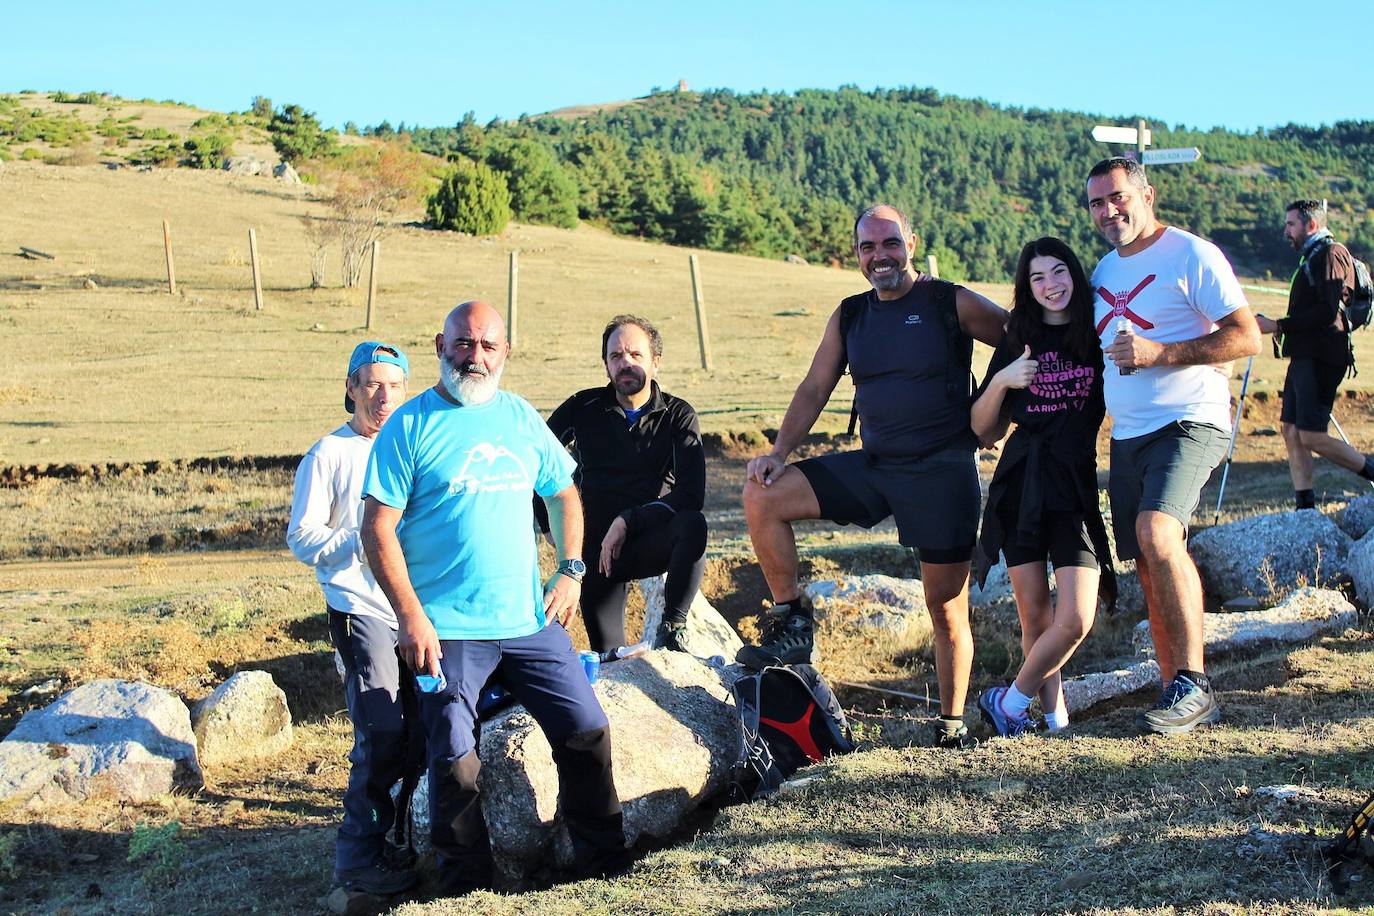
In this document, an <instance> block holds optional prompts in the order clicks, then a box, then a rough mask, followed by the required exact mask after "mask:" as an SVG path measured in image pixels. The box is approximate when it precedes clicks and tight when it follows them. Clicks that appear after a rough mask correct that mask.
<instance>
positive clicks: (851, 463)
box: [736, 204, 1007, 747]
mask: <svg viewBox="0 0 1374 916" xmlns="http://www.w3.org/2000/svg"><path fill="white" fill-rule="evenodd" d="M915 251H916V236H915V234H914V233H912V231H911V228H910V223H909V222H908V221H907V218H906V216H905V215H904V214H903V213H902V212H901V211H900V210H898V209H897V208H896V207H893V206H891V205H888V204H879V205H877V206H873V207H870V208H868V209H867V210H865V211H864V212H863V213H861V214H860V215H859V218H858V219H857V220H856V221H855V224H854V253H855V254H856V255H857V257H858V260H859V269H860V271H862V273H863V275H864V277H865V278H866V279H867V280H868V281H869V283H870V285H871V286H872V288H871V289H870V290H868V291H867V292H863V293H860V294H859V295H857V296H851V297H849V298H848V299H845V300H844V301H843V302H842V303H841V304H840V306H839V307H838V308H837V309H835V311H834V312H833V313H832V314H831V316H830V320H829V321H828V322H827V323H826V326H825V332H824V334H823V335H822V337H821V342H820V345H819V347H817V349H816V355H815V357H814V358H813V359H812V362H811V368H810V370H809V371H808V372H807V374H806V378H805V379H803V380H802V383H801V384H800V385H799V386H798V388H797V391H796V393H795V394H794V395H793V396H792V403H791V405H790V406H789V407H788V408H787V413H786V415H785V416H784V417H783V421H782V425H781V427H780V428H779V430H778V434H777V437H776V439H775V441H774V443H773V448H772V449H771V450H770V451H769V452H768V453H767V454H766V455H761V456H759V457H757V458H754V459H753V460H752V461H750V462H749V467H748V475H747V479H746V481H745V484H744V511H745V516H746V518H747V519H748V522H749V536H750V538H751V539H752V540H753V543H754V552H755V554H756V555H757V556H758V559H759V565H760V566H761V567H762V569H763V574H764V578H765V579H766V580H767V582H768V589H769V591H770V592H771V593H772V596H773V602H774V604H773V607H772V608H771V609H770V610H769V611H768V613H767V615H766V618H765V622H764V627H763V635H762V638H761V639H760V640H759V644H758V645H753V646H745V647H743V648H742V649H740V651H739V654H738V655H737V656H736V657H737V660H738V661H739V662H740V663H741V664H744V665H746V666H748V667H750V668H754V669H759V668H763V667H765V666H767V665H777V664H791V663H797V662H807V661H810V660H811V657H812V653H813V650H814V646H815V635H814V629H815V625H814V622H813V616H812V608H811V605H810V603H809V602H808V601H807V600H806V599H805V597H804V596H803V595H802V592H801V588H800V586H799V584H798V581H797V545H796V541H795V539H794V537H793V533H792V523H793V522H795V521H799V520H801V519H828V520H830V521H833V522H838V523H840V524H844V525H861V526H863V527H865V528H872V527H873V526H874V525H876V524H878V523H879V522H881V521H883V520H884V519H886V518H889V517H895V519H896V522H897V536H898V540H899V541H900V542H901V544H902V545H903V546H905V547H910V548H913V549H915V550H916V551H917V553H918V555H919V558H920V563H921V582H922V585H923V586H924V589H925V598H926V606H927V607H928V608H929V610H930V617H931V622H932V624H933V628H934V642H935V670H936V675H937V678H938V680H939V684H940V724H939V727H938V733H937V735H936V743H938V744H940V745H942V746H946V747H962V746H964V745H965V744H966V743H967V742H968V737H967V735H968V729H967V728H966V727H965V726H964V724H963V712H964V701H965V698H966V695H967V692H968V679H969V671H970V669H971V667H972V664H973V634H972V631H971V630H970V628H969V618H968V578H969V560H970V559H971V558H972V556H973V547H974V542H975V540H976V535H977V532H978V507H979V502H980V496H981V494H980V491H979V487H978V468H977V466H976V464H975V459H974V453H975V450H976V448H977V440H976V439H975V437H974V435H973V432H972V430H971V429H969V403H970V395H971V394H972V390H973V389H972V385H971V384H970V380H971V377H972V376H971V371H970V363H971V360H972V353H973V341H974V340H981V341H983V342H984V343H986V344H988V345H989V346H996V345H997V344H998V342H999V341H1001V339H1002V327H1003V325H1004V324H1006V320H1007V313H1006V312H1004V311H1003V310H1002V309H1001V308H999V307H998V306H997V305H996V304H994V303H993V302H991V301H989V300H988V299H985V298H984V297H982V296H980V295H978V294H977V293H975V292H973V291H972V290H969V289H966V288H964V287H962V286H957V285H955V284H953V283H948V282H946V281H943V280H936V279H933V278H930V277H927V276H925V275H923V274H921V273H920V272H919V271H917V270H916V268H915V267H914V266H913V264H912V261H911V259H912V256H913V255H914V254H915ZM846 366H848V367H849V368H850V371H851V374H852V376H853V379H854V387H855V406H856V410H857V412H858V416H859V417H860V418H861V419H862V421H863V426H862V441H863V448H862V449H861V450H859V451H851V452H840V453H835V454H830V455H823V456H820V457H816V458H808V459H806V460H804V461H799V462H796V463H795V464H790V465H789V464H787V463H786V462H787V456H788V455H789V454H791V452H792V450H793V449H795V448H796V447H797V445H799V444H800V443H801V441H802V438H803V437H804V436H805V435H806V434H807V432H809V431H810V429H811V427H812V425H813V424H814V423H815V422H816V418H817V417H818V416H820V413H821V410H822V409H823V408H824V407H825V405H826V403H827V402H828V401H829V399H830V395H831V392H833V391H834V390H835V385H836V384H837V383H838V382H839V380H840V376H841V375H843V374H844V371H845V367H846Z"/></svg>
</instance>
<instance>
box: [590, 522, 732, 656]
mask: <svg viewBox="0 0 1374 916" xmlns="http://www.w3.org/2000/svg"><path fill="white" fill-rule="evenodd" d="M614 520H615V516H610V517H609V518H595V517H593V515H592V513H590V512H589V513H588V514H587V525H586V539H585V540H584V541H583V550H582V552H583V559H584V560H585V561H586V563H587V575H586V578H585V579H583V581H582V621H583V623H584V624H586V627H587V638H588V639H589V640H590V641H591V645H592V648H593V649H595V650H596V651H598V652H605V651H607V650H608V649H614V648H615V647H616V646H623V645H625V599H626V597H627V596H628V595H629V591H630V582H631V581H633V580H635V579H644V578H648V577H649V576H658V575H662V574H663V573H665V572H666V573H667V574H668V575H667V579H666V580H665V582H664V586H663V603H664V607H663V619H664V620H666V621H670V622H677V623H685V622H686V620H687V611H688V610H689V609H690V608H691V606H692V599H693V598H695V597H696V594H697V591H698V590H699V589H700V588H701V577H702V574H703V573H704V572H705V570H706V516H704V515H702V514H701V513H700V512H679V513H677V514H676V515H674V516H673V517H672V519H671V520H669V521H668V522H666V523H665V524H663V525H659V526H656V527H653V528H650V529H648V530H647V531H641V532H639V533H637V534H634V535H631V536H630V537H629V538H627V539H626V541H625V545H624V547H622V548H621V551H620V556H619V557H617V558H616V559H615V561H614V562H613V563H612V564H611V574H610V575H609V576H603V575H602V574H601V570H600V568H599V567H600V564H601V541H602V540H603V539H604V538H605V537H606V529H607V528H609V527H610V526H611V522H612V521H614Z"/></svg>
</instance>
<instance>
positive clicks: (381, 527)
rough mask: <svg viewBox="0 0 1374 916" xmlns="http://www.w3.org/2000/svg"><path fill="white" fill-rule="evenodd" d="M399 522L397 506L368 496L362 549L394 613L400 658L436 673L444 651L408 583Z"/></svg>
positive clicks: (417, 668)
mask: <svg viewBox="0 0 1374 916" xmlns="http://www.w3.org/2000/svg"><path fill="white" fill-rule="evenodd" d="M400 521H401V510H400V509H396V508H394V507H392V506H387V505H384V504H382V503H380V502H378V501H377V500H375V499H373V498H372V497H370V496H369V497H367V499H365V500H364V501H363V523H362V529H361V532H360V533H361V536H362V539H363V550H364V552H366V554H367V562H368V566H370V567H371V569H372V575H373V576H374V577H375V578H376V579H377V584H378V585H380V586H381V587H382V592H383V593H384V594H385V595H386V597H387V600H388V601H390V602H391V607H392V609H393V610H394V611H395V612H396V623H397V648H398V650H399V651H400V653H401V658H403V659H404V660H405V661H406V663H407V664H409V665H410V668H411V670H412V671H414V672H416V673H417V674H419V673H425V672H428V673H430V674H438V673H439V659H440V658H442V657H443V652H442V651H440V648H439V636H438V634H437V633H435V631H434V625H433V624H432V623H430V622H429V618H428V617H426V616H425V609H424V606H423V605H421V604H420V596H419V595H417V594H415V588H414V586H412V585H411V584H410V570H409V568H408V567H407V566H406V558H405V554H404V553H403V552H402V551H401V542H400V539H398V538H397V537H396V525H397V524H398V523H399V522H400Z"/></svg>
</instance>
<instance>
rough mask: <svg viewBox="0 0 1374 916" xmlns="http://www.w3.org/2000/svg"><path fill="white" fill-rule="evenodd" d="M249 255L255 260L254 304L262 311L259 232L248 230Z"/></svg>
mask: <svg viewBox="0 0 1374 916" xmlns="http://www.w3.org/2000/svg"><path fill="white" fill-rule="evenodd" d="M248 257H249V259H250V260H251V261H252V262H253V304H254V306H256V308H257V310H258V311H259V312H261V311H262V274H260V273H259V272H258V232H257V230H256V229H249V230H248Z"/></svg>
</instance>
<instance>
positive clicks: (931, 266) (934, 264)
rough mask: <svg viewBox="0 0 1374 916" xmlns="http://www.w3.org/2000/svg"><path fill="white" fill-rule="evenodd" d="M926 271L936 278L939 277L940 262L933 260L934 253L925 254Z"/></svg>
mask: <svg viewBox="0 0 1374 916" xmlns="http://www.w3.org/2000/svg"><path fill="white" fill-rule="evenodd" d="M926 273H928V274H930V275H931V276H932V277H934V278H935V279H937V280H938V279H940V264H939V262H938V261H936V260H935V255H933V254H928V255H926Z"/></svg>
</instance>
